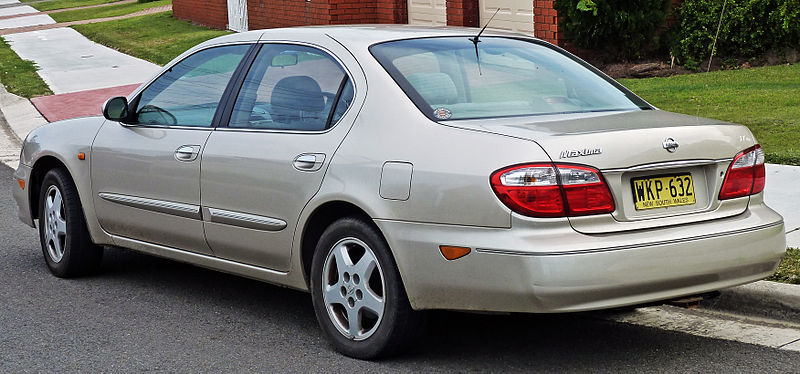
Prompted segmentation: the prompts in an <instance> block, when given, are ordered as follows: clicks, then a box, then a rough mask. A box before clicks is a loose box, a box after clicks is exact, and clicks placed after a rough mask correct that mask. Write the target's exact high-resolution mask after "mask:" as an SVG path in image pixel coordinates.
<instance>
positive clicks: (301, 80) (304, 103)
mask: <svg viewBox="0 0 800 374" xmlns="http://www.w3.org/2000/svg"><path fill="white" fill-rule="evenodd" d="M270 104H271V105H272V107H273V108H280V109H282V110H292V111H295V110H296V111H304V112H321V111H323V110H325V97H324V96H323V95H322V90H321V89H320V88H319V84H318V83H317V81H315V80H314V79H313V78H311V77H307V76H304V75H297V76H293V77H286V78H283V79H281V80H279V81H278V83H276V84H275V87H274V88H273V89H272V97H271V100H270Z"/></svg>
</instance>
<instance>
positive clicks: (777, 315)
mask: <svg viewBox="0 0 800 374" xmlns="http://www.w3.org/2000/svg"><path fill="white" fill-rule="evenodd" d="M720 293H721V295H720V296H719V297H718V298H715V299H712V300H706V301H703V303H702V304H701V308H706V309H711V310H716V311H722V312H729V313H733V314H737V315H744V316H749V317H754V318H758V319H766V320H775V321H785V322H788V323H790V324H792V325H794V326H795V327H796V328H798V329H800V285H794V284H786V283H778V282H770V281H759V282H755V283H750V284H746V285H743V286H738V287H733V288H728V289H725V290H721V291H720Z"/></svg>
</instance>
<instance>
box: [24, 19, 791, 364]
mask: <svg viewBox="0 0 800 374" xmlns="http://www.w3.org/2000/svg"><path fill="white" fill-rule="evenodd" d="M15 178H16V183H15V185H14V196H15V199H16V201H17V203H18V205H19V216H20V218H21V219H22V221H23V222H25V223H26V224H28V225H30V226H31V227H38V230H39V235H40V238H41V248H42V252H43V254H44V260H45V262H46V264H47V266H48V267H49V269H50V271H52V273H53V274H54V275H55V276H57V277H63V278H68V277H75V276H81V275H84V274H87V273H90V272H93V271H96V270H97V269H98V268H99V267H100V264H101V257H102V253H103V248H104V247H106V246H114V247H123V248H128V249H132V250H136V251H141V252H145V253H149V254H152V255H156V256H162V257H166V258H170V259H174V260H177V261H184V262H188V263H191V264H195V265H198V266H202V267H207V268H211V269H216V270H220V271H224V272H228V273H233V274H238V275H241V276H245V277H249V278H253V279H257V280H261V281H265V282H270V283H274V284H279V285H282V286H287V287H291V288H294V289H298V290H302V291H308V292H309V293H310V295H311V299H312V301H313V306H314V310H315V312H316V316H317V319H318V322H319V325H320V327H321V330H322V332H323V334H324V335H325V336H326V337H327V338H328V340H329V341H330V343H331V345H332V346H333V347H334V348H335V349H336V350H338V351H340V352H342V353H343V354H345V355H349V356H353V357H358V358H365V359H370V358H376V357H380V356H385V355H388V354H391V353H396V352H398V351H399V350H401V349H402V348H404V347H406V346H408V345H409V344H410V343H411V342H413V341H414V338H415V337H416V336H417V335H418V334H419V333H420V331H422V328H421V326H422V325H423V322H424V316H425V314H424V311H425V310H431V309H445V310H464V311H480V312H525V313H561V312H576V311H587V310H596V309H605V308H616V307H624V306H631V305H637V304H642V303H650V302H657V301H660V300H667V299H672V298H678V297H683V296H688V295H697V294H703V293H707V292H711V291H715V290H719V289H723V288H727V287H732V286H736V285H740V284H745V283H749V282H753V281H756V280H759V279H763V278H765V277H768V276H769V275H770V274H771V273H772V272H773V271H774V270H775V269H776V267H777V265H778V262H779V261H780V259H781V256H782V255H783V253H784V252H785V235H784V226H783V220H782V218H781V216H780V215H778V214H777V213H775V212H774V211H773V210H772V209H770V208H769V207H767V206H766V205H765V204H764V199H763V197H764V193H763V190H764V185H765V168H764V151H763V150H762V149H761V147H760V145H759V144H758V143H757V141H756V139H755V138H754V137H753V134H752V133H751V132H750V131H749V130H748V129H747V128H746V127H744V126H740V125H736V124H732V123H727V122H722V121H718V120H712V119H705V118H699V117H694V116H688V115H681V114H674V113H669V112H665V111H662V110H658V109H657V108H655V107H653V106H652V105H650V104H648V103H647V102H645V101H644V100H642V99H641V98H639V97H637V96H636V95H635V94H634V93H633V92H631V91H629V90H628V89H626V88H625V87H623V86H622V85H620V84H619V83H617V82H615V81H614V80H613V79H611V78H609V77H608V76H606V75H604V74H603V73H602V72H600V71H598V70H597V69H595V68H593V67H592V66H590V65H588V64H587V63H585V62H584V61H582V60H580V59H579V58H577V57H575V56H573V55H571V54H570V53H568V52H566V51H564V50H562V49H560V48H558V47H556V46H553V45H551V44H548V43H545V42H543V41H540V40H537V39H533V38H530V37H527V36H524V35H518V34H510V33H501V32H495V31H491V30H488V31H486V32H484V33H482V34H481V35H478V30H477V29H469V28H423V27H414V26H348V27H335V26H332V27H302V28H289V29H273V30H267V31H264V30H262V31H251V32H246V33H240V34H232V35H227V36H223V37H220V38H217V39H213V40H210V41H207V42H204V43H202V44H200V45H198V46H196V47H193V48H191V49H190V50H189V51H187V52H185V53H184V54H183V55H181V56H179V57H177V58H176V59H175V60H173V61H172V62H171V63H169V64H167V65H166V66H165V67H164V69H163V70H162V71H161V72H160V73H159V74H157V75H156V76H155V77H153V78H152V79H151V80H150V81H148V82H145V83H144V84H142V85H141V87H139V88H138V89H137V90H136V91H135V92H133V93H132V94H131V95H130V96H128V97H115V98H111V99H109V100H108V101H107V102H106V103H105V104H104V106H103V116H96V117H86V118H77V119H71V120H66V121H61V122H57V123H52V124H48V125H45V126H42V127H40V128H38V129H36V130H34V131H33V132H32V133H31V134H30V135H29V136H28V137H27V139H26V140H25V142H24V146H23V150H22V154H21V159H20V165H19V168H18V169H17V170H16V173H15ZM37 222H38V224H37Z"/></svg>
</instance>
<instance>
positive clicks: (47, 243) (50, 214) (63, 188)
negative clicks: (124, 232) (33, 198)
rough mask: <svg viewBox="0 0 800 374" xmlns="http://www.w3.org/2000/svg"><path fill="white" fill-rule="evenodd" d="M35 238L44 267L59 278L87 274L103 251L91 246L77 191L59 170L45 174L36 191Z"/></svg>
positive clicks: (70, 179) (70, 180) (93, 269)
mask: <svg viewBox="0 0 800 374" xmlns="http://www.w3.org/2000/svg"><path fill="white" fill-rule="evenodd" d="M39 239H40V241H41V244H42V253H43V254H44V260H45V262H46V263H47V267H48V268H49V269H50V272H51V273H53V275H55V276H57V277H59V278H71V277H78V276H82V275H87V274H90V273H92V272H94V271H96V270H97V269H98V268H99V267H100V261H101V260H102V258H103V248H102V247H100V246H98V245H95V244H94V243H92V239H91V237H90V236H89V231H88V230H87V228H86V220H85V218H84V216H83V209H82V207H81V203H80V198H79V197H78V190H77V189H76V188H75V183H73V182H72V178H70V176H69V173H68V172H67V171H66V170H65V169H63V168H57V169H52V170H50V171H48V172H47V174H45V176H44V179H43V180H42V188H41V190H40V191H39Z"/></svg>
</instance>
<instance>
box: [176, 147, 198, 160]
mask: <svg viewBox="0 0 800 374" xmlns="http://www.w3.org/2000/svg"><path fill="white" fill-rule="evenodd" d="M199 153H200V146H199V145H182V146H180V147H178V149H176V150H175V159H176V160H178V161H183V162H191V161H194V160H195V159H197V155H198V154H199Z"/></svg>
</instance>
